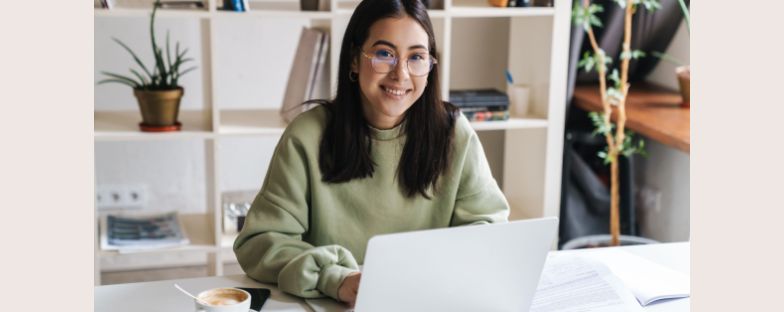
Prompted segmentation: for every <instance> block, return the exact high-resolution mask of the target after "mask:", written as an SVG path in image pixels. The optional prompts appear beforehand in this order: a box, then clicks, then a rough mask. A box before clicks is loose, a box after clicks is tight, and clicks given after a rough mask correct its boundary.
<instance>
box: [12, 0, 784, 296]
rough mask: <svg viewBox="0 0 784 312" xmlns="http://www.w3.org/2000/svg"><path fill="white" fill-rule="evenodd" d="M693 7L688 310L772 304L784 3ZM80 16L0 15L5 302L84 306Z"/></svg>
mask: <svg viewBox="0 0 784 312" xmlns="http://www.w3.org/2000/svg"><path fill="white" fill-rule="evenodd" d="M763 2H764V3H765V4H764V5H763V4H762V3H763ZM77 5H81V7H78V6H77ZM692 12H693V17H692V18H693V31H694V35H692V46H691V49H692V50H691V51H692V56H691V63H692V68H693V72H694V74H695V79H694V84H693V87H692V89H693V91H694V92H693V94H692V96H693V97H694V99H693V100H692V102H693V103H694V105H693V106H692V112H693V115H692V139H691V140H692V142H693V144H692V147H691V158H692V160H694V161H693V162H692V166H691V170H692V172H691V183H692V186H691V191H692V196H691V199H692V200H691V208H692V209H691V213H692V216H691V237H692V242H693V244H692V253H693V255H692V303H693V305H692V307H693V311H772V310H776V309H777V308H776V307H779V306H780V304H781V303H780V298H781V294H780V292H781V291H780V290H781V289H782V287H781V286H780V284H781V283H780V280H781V279H782V278H784V274H782V273H783V272H784V269H782V263H784V256H782V253H781V252H779V251H780V250H781V249H782V248H781V247H780V246H781V245H782V244H781V242H780V241H779V240H778V239H779V238H781V237H784V234H782V231H781V230H782V228H784V213H782V210H784V209H783V208H784V204H782V202H783V201H782V194H784V189H782V186H784V182H782V181H784V164H782V160H781V159H783V158H784V157H783V156H782V155H783V154H784V150H783V149H784V148H782V147H781V143H780V142H781V141H782V137H783V136H784V131H782V130H781V124H782V119H783V118H784V100H782V97H781V91H782V89H784V78H782V73H784V59H783V58H782V56H783V55H784V41H783V40H781V39H780V38H781V33H780V32H781V30H782V29H783V28H782V26H781V24H780V22H779V20H780V18H779V17H780V15H781V12H784V4H782V3H780V2H778V1H758V2H754V3H752V2H745V1H744V2H739V1H727V0H725V1H694V4H693V6H692ZM92 14H93V13H92V7H90V6H89V2H86V1H81V2H79V3H78V4H77V2H75V1H8V2H7V3H4V4H3V9H2V10H0V38H3V39H2V40H3V45H2V48H0V73H2V74H1V75H0V94H1V97H0V103H1V104H0V107H1V108H0V118H1V120H0V135H2V138H0V140H1V141H0V142H2V143H1V145H0V146H2V151H1V152H0V195H1V196H0V198H2V201H0V203H2V204H1V205H2V211H3V212H4V215H3V218H2V220H3V222H2V225H0V231H2V232H0V235H2V236H0V237H2V239H3V246H2V247H3V248H2V254H3V257H2V261H1V262H0V264H2V265H0V268H2V275H0V276H2V280H3V289H2V290H3V291H9V290H11V291H12V292H11V293H10V294H9V293H7V292H6V293H4V295H3V298H13V300H10V303H6V305H5V306H4V310H14V306H17V310H19V308H20V307H23V306H29V303H30V302H40V303H41V304H42V305H46V306H49V307H60V308H66V307H67V310H69V311H90V310H92V305H93V299H92V293H93V286H92V285H93V260H94V259H93V245H92V240H93V233H92V230H93V229H92V223H91V222H90V215H91V214H92V211H93V209H91V206H92V205H93V202H92V201H93V178H94V171H93V155H94V153H93V139H92V122H93V119H92V114H91V113H90V112H91V110H92V107H91V106H92V104H91V103H92V101H93V99H92V96H91V95H92V94H93V90H92V88H93V79H92V75H91V73H92V72H93V69H92V66H93V47H92V34H93V29H92V26H93V25H92V21H93V17H92ZM44 288H45V289H46V290H47V291H46V292H45V293H44V292H41V291H30V290H41V289H44ZM8 305H10V306H8Z"/></svg>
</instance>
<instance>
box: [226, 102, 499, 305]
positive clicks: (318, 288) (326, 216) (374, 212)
mask: <svg viewBox="0 0 784 312" xmlns="http://www.w3.org/2000/svg"><path fill="white" fill-rule="evenodd" d="M327 114H329V112H328V110H327V109H326V108H325V107H322V106H318V107H316V108H314V109H312V110H310V111H307V112H305V113H303V114H300V116H298V117H297V118H296V119H295V120H294V121H292V122H291V124H289V126H288V127H287V128H286V131H285V132H284V133H283V135H282V136H281V138H280V141H279V142H278V146H277V147H276V149H275V153H274V155H273V156H272V160H271V162H270V165H269V169H268V171H267V176H266V178H265V179H264V184H263V185H262V187H261V191H260V192H259V194H258V195H257V196H256V199H255V200H254V201H253V204H252V206H251V209H250V211H249V212H248V216H247V217H246V219H245V224H244V227H243V229H242V231H241V232H240V234H239V236H238V237H237V240H236V241H235V242H234V252H235V254H236V255H237V259H238V261H239V264H240V266H241V267H242V269H243V270H244V271H245V272H246V273H247V274H248V276H250V277H251V278H253V279H256V280H258V281H261V282H266V283H276V282H277V284H278V287H279V288H280V289H281V290H282V291H285V292H287V293H290V294H293V295H296V296H299V297H304V298H315V297H322V296H323V295H327V296H330V297H332V298H336V299H337V293H338V287H339V286H340V284H341V282H342V281H343V279H344V278H345V277H346V276H347V275H348V274H350V273H352V272H356V271H358V264H361V263H362V262H363V260H364V258H365V247H366V245H367V242H368V240H369V239H370V238H371V237H373V236H374V235H378V234H386V233H395V232H407V231H414V230H423V229H434V228H444V227H450V226H459V225H465V224H482V223H493V222H505V221H506V220H507V218H508V216H509V204H508V203H507V201H506V199H505V198H504V195H503V194H502V193H501V190H500V189H499V188H498V184H497V183H496V181H495V180H494V179H493V177H492V175H491V173H490V168H489V166H488V164H487V159H486V158H485V154H484V151H483V150H482V145H481V144H480V142H479V138H478V137H477V135H476V133H475V132H474V130H473V129H472V128H471V126H470V124H469V123H468V120H466V118H465V117H463V116H462V115H461V116H460V118H459V119H458V120H457V122H456V124H455V140H454V150H453V154H452V155H453V156H452V157H453V158H452V163H451V167H450V170H448V172H446V173H445V174H443V175H442V176H441V178H440V179H439V187H440V192H439V193H437V194H435V196H431V197H432V199H430V200H428V199H425V198H424V197H422V196H421V195H417V196H416V197H413V198H407V197H406V196H405V195H404V192H403V191H402V188H401V186H400V185H399V183H398V180H397V179H396V178H397V176H396V173H397V166H398V162H399V160H400V155H401V153H402V150H403V145H404V143H405V139H406V134H405V133H404V131H401V129H402V128H403V126H402V125H403V124H405V123H402V124H401V125H400V126H398V127H396V128H393V129H388V130H377V129H372V132H373V133H372V135H373V138H374V139H373V140H372V144H373V146H372V148H371V150H372V155H371V156H372V159H373V162H374V163H375V165H376V166H375V173H374V174H373V176H372V177H370V178H364V179H354V180H351V181H349V182H345V183H338V184H335V183H325V182H323V181H322V180H321V177H322V176H321V171H320V169H319V144H320V140H321V136H322V134H323V132H324V128H325V126H326V121H327ZM411 256H412V257H416V256H417V255H411Z"/></svg>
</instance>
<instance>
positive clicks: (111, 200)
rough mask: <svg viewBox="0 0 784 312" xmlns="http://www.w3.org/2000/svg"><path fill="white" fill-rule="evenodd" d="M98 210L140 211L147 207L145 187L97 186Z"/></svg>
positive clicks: (96, 201) (136, 185)
mask: <svg viewBox="0 0 784 312" xmlns="http://www.w3.org/2000/svg"><path fill="white" fill-rule="evenodd" d="M95 204H96V206H97V207H98V209H141V208H144V206H146V205H147V186H146V185H144V184H134V185H128V184H126V185H99V186H97V187H96V188H95Z"/></svg>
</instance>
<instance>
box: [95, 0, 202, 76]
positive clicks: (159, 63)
mask: <svg viewBox="0 0 784 312" xmlns="http://www.w3.org/2000/svg"><path fill="white" fill-rule="evenodd" d="M159 7H160V1H158V0H156V1H155V4H154V6H153V10H152V14H150V41H151V44H152V52H153V57H154V60H155V62H154V65H155V66H153V67H152V72H150V70H149V69H148V68H147V66H145V65H144V63H143V62H142V61H141V59H140V58H139V57H138V55H136V53H135V52H133V50H132V49H131V48H130V47H128V45H126V44H125V43H123V42H122V41H120V40H119V39H117V38H112V40H114V41H115V42H117V44H119V45H120V46H122V47H123V49H125V50H126V51H128V53H129V54H130V55H131V57H132V58H133V60H134V61H135V62H136V64H137V65H139V67H140V68H141V70H142V71H143V72H144V75H142V74H141V73H140V72H139V71H136V70H135V69H133V68H131V69H130V71H131V73H132V74H133V76H134V77H135V79H134V78H131V77H128V76H123V75H118V74H115V73H109V72H101V73H102V74H104V75H106V76H108V77H109V78H107V79H104V80H101V81H100V82H98V84H103V83H109V82H113V83H122V84H125V85H128V86H130V87H132V88H135V89H146V90H169V89H175V88H177V87H178V86H179V85H178V82H179V78H180V77H181V76H182V75H185V74H187V73H189V72H191V71H193V70H195V69H196V67H195V66H193V67H190V68H188V69H185V70H180V66H182V64H185V63H187V62H190V61H193V59H192V58H188V57H186V54H187V52H188V49H185V50H183V51H182V52H180V43H179V42H177V43H176V47H175V51H174V58H173V59H172V54H171V50H170V46H171V45H170V40H169V31H167V32H166V46H165V48H166V53H165V55H164V50H163V49H162V48H161V47H159V46H158V44H157V42H156V40H155V13H156V11H157V10H158V8H159Z"/></svg>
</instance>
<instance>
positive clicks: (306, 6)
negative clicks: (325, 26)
mask: <svg viewBox="0 0 784 312" xmlns="http://www.w3.org/2000/svg"><path fill="white" fill-rule="evenodd" d="M324 1H326V0H324ZM299 7H300V9H301V10H302V11H318V8H319V0H299Z"/></svg>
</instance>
